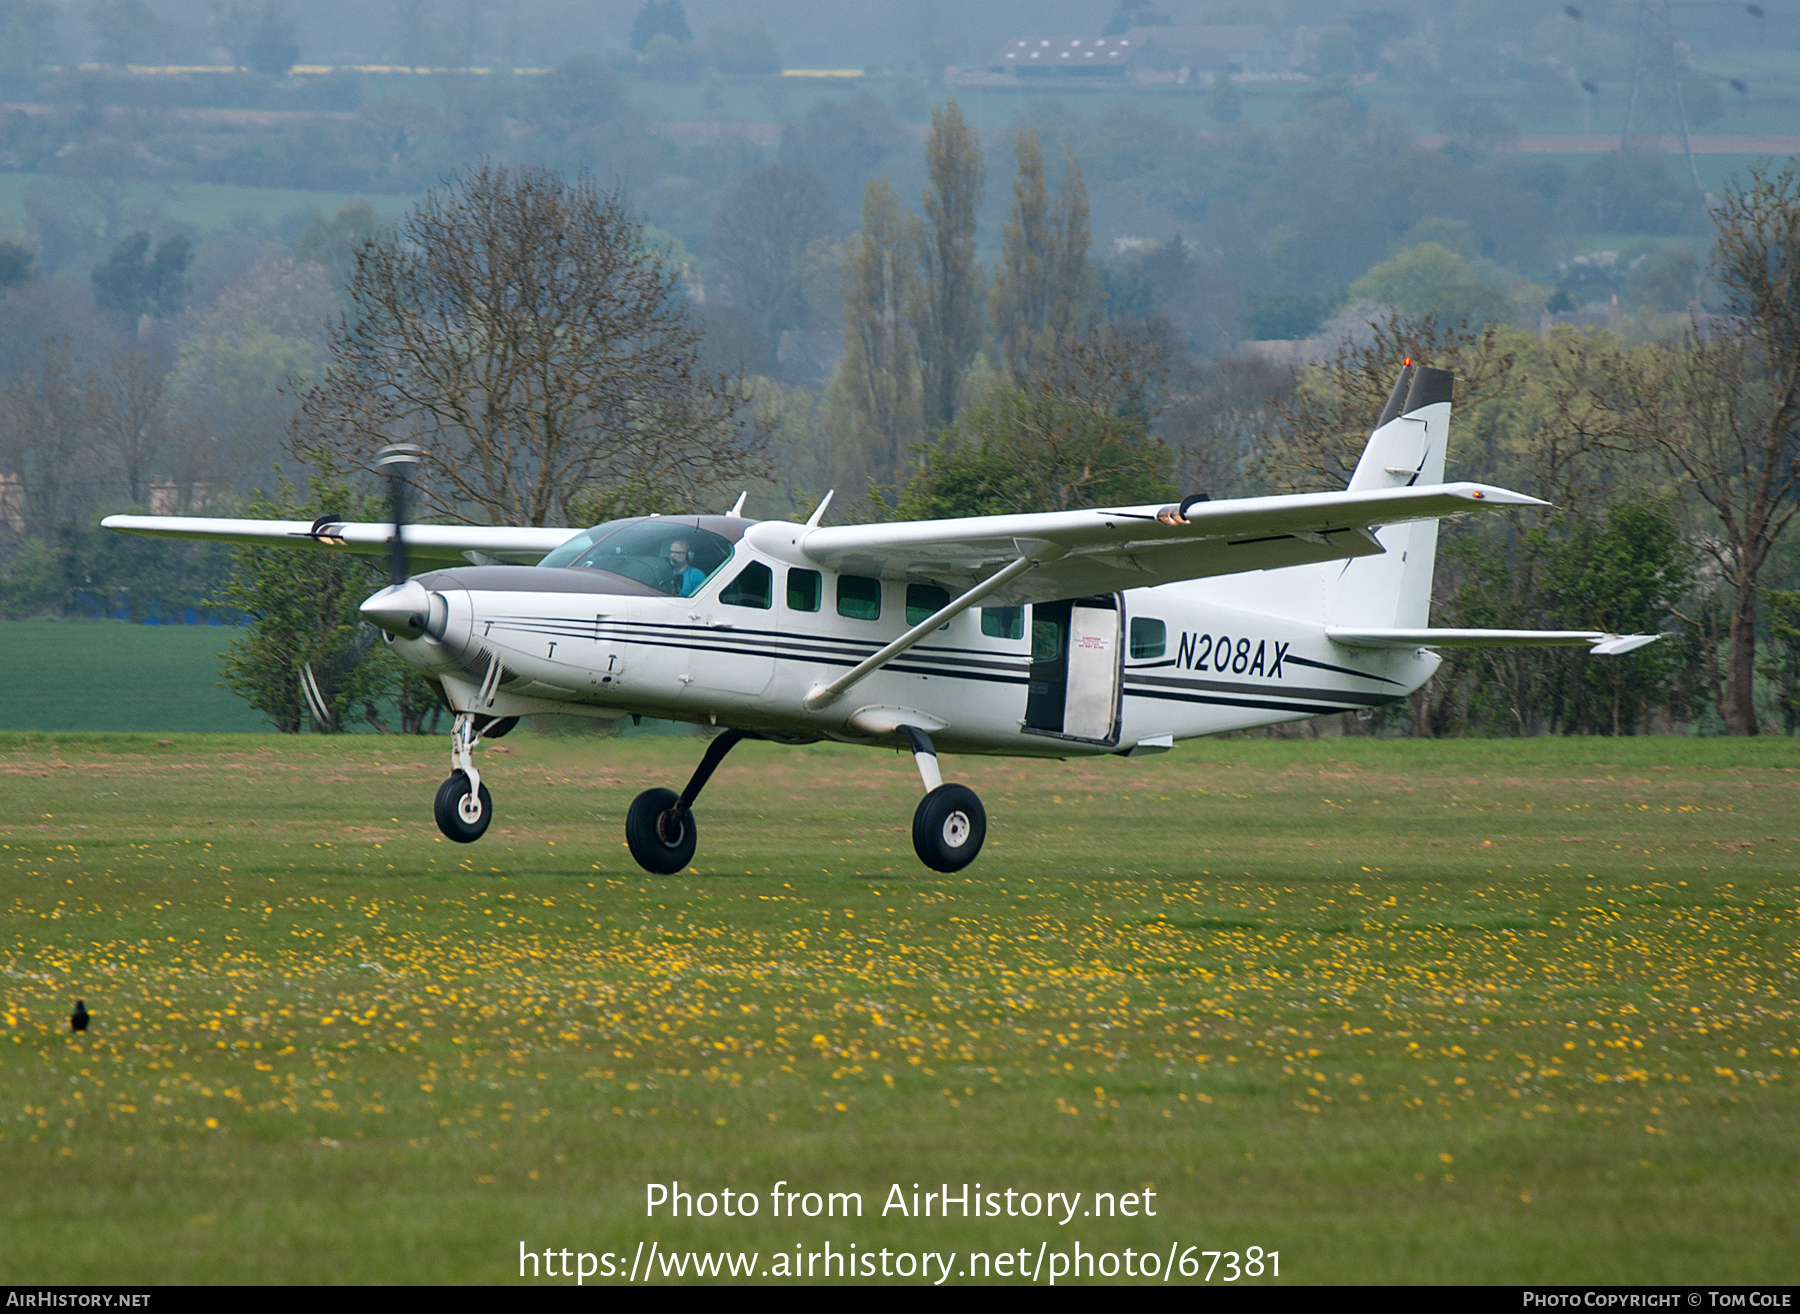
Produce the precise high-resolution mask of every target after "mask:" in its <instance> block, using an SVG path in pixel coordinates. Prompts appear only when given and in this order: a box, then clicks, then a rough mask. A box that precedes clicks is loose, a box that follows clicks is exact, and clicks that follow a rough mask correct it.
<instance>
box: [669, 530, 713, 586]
mask: <svg viewBox="0 0 1800 1314" xmlns="http://www.w3.org/2000/svg"><path fill="white" fill-rule="evenodd" d="M669 572H670V574H671V575H672V576H673V578H672V580H671V583H672V584H673V586H674V591H675V593H677V594H678V595H680V596H681V597H684V598H688V597H692V596H693V594H694V590H695V589H698V588H699V587H700V586H701V585H702V584H704V583H705V582H706V572H705V571H703V570H701V569H700V568H699V567H698V566H696V565H694V564H693V562H692V561H690V560H689V559H688V543H687V540H686V539H685V538H677V539H674V540H672V541H671V542H670V543H669Z"/></svg>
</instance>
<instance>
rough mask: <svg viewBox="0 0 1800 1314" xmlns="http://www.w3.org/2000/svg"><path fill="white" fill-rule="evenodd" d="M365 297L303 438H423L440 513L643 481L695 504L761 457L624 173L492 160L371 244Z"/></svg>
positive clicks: (345, 327)
mask: <svg viewBox="0 0 1800 1314" xmlns="http://www.w3.org/2000/svg"><path fill="white" fill-rule="evenodd" d="M350 301H351V306H350V309H349V311H348V312H346V314H345V315H344V317H343V318H342V319H341V320H340V321H339V322H338V323H337V324H336V325H335V326H334V327H333V329H332V332H331V337H330V344H329V351H330V360H329V363H328V365H327V367H326V370H325V372H324V375H323V377H321V378H320V379H318V380H317V381H316V382H315V383H314V384H313V385H312V386H311V387H310V388H309V389H308V390H307V392H306V394H305V396H304V398H303V401H302V407H301V410H302V423H303V426H304V428H303V431H302V433H301V435H300V438H299V442H298V446H299V448H300V450H302V451H303V452H306V453H308V454H324V453H331V454H334V455H335V456H336V457H337V458H338V459H339V460H341V461H342V462H344V463H345V464H347V465H348V466H351V467H354V468H358V469H363V470H372V469H373V468H374V463H375V461H376V458H377V453H378V452H379V451H380V449H381V448H382V447H384V446H387V445H388V444H390V443H393V442H395V441H397V440H399V439H402V438H405V439H411V440H412V441H416V442H420V443H422V444H424V446H425V449H426V454H425V457H424V460H423V462H422V463H421V465H420V467H419V470H418V479H419V484H418V494H419V496H420V497H421V498H422V499H423V501H422V505H423V506H424V507H426V508H427V509H428V510H429V511H430V512H432V513H434V514H436V515H439V516H443V517H447V518H449V519H452V520H461V521H477V522H479V521H489V522H492V523H498V524H519V525H542V524H547V523H549V522H551V521H552V520H555V519H558V518H560V517H561V515H562V514H563V510H564V507H565V505H566V503H567V500H568V498H569V497H570V496H571V495H572V494H573V493H575V492H576V491H577V490H581V489H587V490H590V491H593V490H604V489H606V488H610V487H613V486H616V485H633V484H639V485H645V486H651V487H661V488H664V489H666V490H667V491H668V492H669V493H670V494H671V495H673V496H676V497H679V498H681V499H683V500H686V501H690V502H693V503H695V504H698V503H700V502H702V501H704V500H706V499H705V497H704V496H703V494H705V493H707V492H710V491H711V490H713V489H714V488H715V486H717V485H719V484H722V483H726V482H729V481H732V480H734V479H738V478H741V477H742V476H743V475H744V474H746V473H748V472H752V471H754V470H756V469H758V468H759V464H758V456H757V453H756V451H755V445H754V435H750V434H746V433H745V431H744V429H743V427H742V426H741V425H740V424H739V423H738V412H739V409H740V407H741V406H742V404H743V402H744V395H743V391H742V389H741V387H740V386H739V384H738V383H737V381H735V380H733V379H731V378H727V377H725V376H721V375H713V376H707V375H705V374H703V373H702V371H701V368H700V330H699V329H698V328H697V327H696V326H695V325H694V323H693V321H692V320H691V319H690V318H689V315H688V311H687V302H686V298H684V297H683V296H682V295H680V275H679V271H677V270H674V269H671V268H669V267H668V266H667V265H665V264H664V263H663V261H662V260H661V258H660V257H659V255H658V254H657V252H656V251H655V250H654V249H652V248H651V247H650V246H648V245H647V244H646V242H645V239H644V231H643V226H642V225H641V224H640V223H639V222H638V221H637V220H636V219H635V218H634V217H633V216H632V213H631V210H630V207H629V204H628V202H627V199H626V196H625V193H624V190H623V188H615V189H613V190H610V191H608V190H602V189H601V188H600V187H598V186H596V185H595V184H594V183H593V182H592V181H591V180H589V179H587V178H579V179H577V180H575V181H573V182H571V181H568V180H566V179H564V178H562V177H561V176H560V175H558V174H555V173H552V172H550V171H548V170H546V169H541V168H536V167H532V166H520V167H517V168H511V167H508V166H506V165H502V164H498V163H495V162H493V161H491V160H482V161H479V162H477V163H476V164H474V165H471V166H470V167H469V168H467V169H465V170H464V171H463V172H462V173H460V174H458V175H456V176H455V177H454V178H453V179H452V180H451V181H450V183H449V184H448V185H447V186H445V187H441V188H438V189H436V190H434V191H432V192H430V193H428V194H427V195H426V196H425V197H424V199H422V200H421V201H420V202H419V203H418V204H417V205H415V206H414V207H413V209H412V210H411V211H409V212H408V213H407V215H406V216H405V217H404V218H403V219H402V220H401V221H400V222H399V224H398V225H397V227H396V228H395V229H394V230H392V231H391V232H384V233H383V234H381V235H380V236H379V237H378V238H377V239H376V240H374V241H372V242H369V243H366V244H365V245H364V246H362V247H361V248H360V249H359V250H358V252H357V260H356V274H355V277H354V278H353V279H352V281H351V285H350Z"/></svg>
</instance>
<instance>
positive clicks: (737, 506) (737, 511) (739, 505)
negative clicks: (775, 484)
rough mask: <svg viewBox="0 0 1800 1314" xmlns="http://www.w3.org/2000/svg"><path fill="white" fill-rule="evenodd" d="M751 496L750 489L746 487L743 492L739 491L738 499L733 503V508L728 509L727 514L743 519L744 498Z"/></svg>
mask: <svg viewBox="0 0 1800 1314" xmlns="http://www.w3.org/2000/svg"><path fill="white" fill-rule="evenodd" d="M749 496H750V490H749V489H745V490H744V491H743V492H741V493H739V494H738V500H737V501H735V502H733V503H732V504H731V510H729V511H727V512H726V513H725V514H726V515H728V516H735V517H736V518H737V519H739V520H742V519H743V518H744V499H745V498H747V497H749Z"/></svg>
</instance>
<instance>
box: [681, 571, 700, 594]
mask: <svg viewBox="0 0 1800 1314" xmlns="http://www.w3.org/2000/svg"><path fill="white" fill-rule="evenodd" d="M704 583H706V572H705V571H704V570H701V569H700V568H699V567H698V566H689V567H687V568H686V569H685V570H683V571H682V572H681V596H682V597H684V598H691V597H693V596H694V590H695V589H697V588H699V587H700V586H701V585H702V584H704Z"/></svg>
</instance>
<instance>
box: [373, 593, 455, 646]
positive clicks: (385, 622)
mask: <svg viewBox="0 0 1800 1314" xmlns="http://www.w3.org/2000/svg"><path fill="white" fill-rule="evenodd" d="M446 610H447V608H446V605H445V602H444V600H443V598H441V597H439V596H438V595H437V594H435V593H432V592H431V591H430V590H428V589H427V588H426V587H425V586H424V585H423V584H421V583H419V581H418V580H416V579H409V580H407V581H406V582H405V583H404V584H390V585H388V587H387V588H385V589H383V590H381V592H379V593H377V594H374V595H373V596H371V597H369V598H367V599H366V600H365V601H364V602H363V605H362V614H363V619H364V620H366V621H368V622H369V624H371V625H373V626H375V627H376V628H377V629H382V630H386V631H387V632H388V633H389V634H392V635H394V636H395V637H396V638H401V639H416V638H418V637H419V636H420V635H421V634H433V635H434V637H441V636H442V634H443V632H444V624H443V623H444V614H445V612H446ZM434 622H435V624H434Z"/></svg>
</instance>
